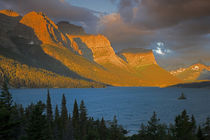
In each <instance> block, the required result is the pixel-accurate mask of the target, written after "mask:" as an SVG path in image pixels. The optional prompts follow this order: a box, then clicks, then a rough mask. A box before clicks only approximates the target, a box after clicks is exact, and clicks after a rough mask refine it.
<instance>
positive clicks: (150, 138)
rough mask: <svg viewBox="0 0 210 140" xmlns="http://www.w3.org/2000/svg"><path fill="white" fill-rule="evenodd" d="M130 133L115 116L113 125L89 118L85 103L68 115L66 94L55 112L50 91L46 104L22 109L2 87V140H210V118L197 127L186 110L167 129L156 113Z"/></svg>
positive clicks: (0, 114)
mask: <svg viewBox="0 0 210 140" xmlns="http://www.w3.org/2000/svg"><path fill="white" fill-rule="evenodd" d="M131 119H132V118H131ZM127 133H128V131H127V130H125V129H124V128H123V127H122V126H121V125H119V124H118V122H117V118H116V116H114V118H113V121H111V122H107V121H105V120H104V118H103V117H102V118H101V119H100V120H99V119H97V120H94V118H93V117H90V116H88V114H87V108H86V106H85V103H84V101H83V100H82V101H81V103H80V104H78V103H77V101H76V100H75V101H74V106H73V112H72V113H69V112H68V111H67V107H66V98H65V95H64V94H63V96H62V101H61V108H60V109H59V108H58V106H57V105H56V107H55V110H54V111H53V110H52V104H51V98H50V92H49V90H48V93H47V101H46V103H43V102H41V101H39V102H37V103H36V104H30V105H29V106H28V107H26V108H23V107H22V105H17V104H15V103H13V100H12V96H11V94H10V92H9V90H8V86H7V84H6V83H3V85H2V91H1V95H0V140H210V118H207V120H206V121H205V123H204V124H203V125H202V126H197V125H196V121H195V118H194V116H193V115H192V116H189V115H188V114H187V112H186V111H185V110H184V111H183V112H182V113H181V114H179V115H177V116H176V117H175V121H174V124H170V125H166V124H164V123H161V122H160V119H158V117H157V114H156V113H155V112H154V113H153V115H152V117H151V118H150V120H149V121H148V123H147V124H141V125H140V129H139V132H138V133H137V134H135V135H132V136H127V135H126V134H127Z"/></svg>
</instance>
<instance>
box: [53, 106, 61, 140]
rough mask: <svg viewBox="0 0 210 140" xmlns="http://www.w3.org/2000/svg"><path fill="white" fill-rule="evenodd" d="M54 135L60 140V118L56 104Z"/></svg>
mask: <svg viewBox="0 0 210 140" xmlns="http://www.w3.org/2000/svg"><path fill="white" fill-rule="evenodd" d="M54 135H55V136H54V137H55V139H56V140H61V138H62V131H61V118H60V115H59V110H58V105H56V107H55V120H54Z"/></svg>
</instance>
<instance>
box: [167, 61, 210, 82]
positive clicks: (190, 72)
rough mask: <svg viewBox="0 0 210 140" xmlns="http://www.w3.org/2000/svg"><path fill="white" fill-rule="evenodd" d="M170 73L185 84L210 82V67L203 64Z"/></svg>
mask: <svg viewBox="0 0 210 140" xmlns="http://www.w3.org/2000/svg"><path fill="white" fill-rule="evenodd" d="M170 73H171V74H172V75H174V76H177V77H178V78H179V79H182V80H183V81H185V82H194V81H196V80H210V66H206V65H204V64H201V63H197V64H193V65H191V66H189V67H185V68H179V69H177V70H173V71H170Z"/></svg>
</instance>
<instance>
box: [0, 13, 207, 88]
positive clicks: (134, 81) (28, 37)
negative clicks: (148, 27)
mask: <svg viewBox="0 0 210 140" xmlns="http://www.w3.org/2000/svg"><path fill="white" fill-rule="evenodd" d="M202 68H203V67H202ZM191 69H192V70H184V69H183V70H177V71H171V72H168V71H166V70H164V69H163V68H161V67H160V66H159V65H158V64H157V62H156V60H155V57H154V55H153V52H152V51H151V50H145V49H136V48H133V49H126V50H122V51H121V52H118V53H115V51H114V49H113V48H112V46H111V43H110V41H109V40H108V39H107V38H106V37H105V36H103V35H90V34H87V33H85V31H84V29H83V28H82V27H80V26H76V25H73V24H69V23H68V22H64V21H63V22H59V23H58V24H55V23H54V22H53V21H52V20H51V19H50V18H48V17H47V16H46V15H45V14H43V13H40V12H39V13H37V12H30V13H28V14H26V15H24V16H20V15H19V14H18V13H16V12H14V11H11V10H1V11H0V80H3V79H4V78H5V77H6V78H8V79H10V81H9V82H10V85H11V86H13V87H68V88H70V87H104V86H106V85H111V86H157V87H165V86H170V85H175V84H179V83H183V82H185V81H190V80H192V81H193V80H195V79H197V78H198V77H199V76H198V74H197V73H196V74H193V73H194V69H195V71H196V70H197V69H198V68H197V67H196V66H194V67H192V68H191ZM200 69H201V68H200V65H199V70H200ZM203 69H204V68H203ZM206 70H209V69H206ZM181 71H182V72H181ZM188 71H189V72H188ZM183 72H185V73H189V74H185V73H183ZM199 73H200V71H199ZM191 75H193V76H191Z"/></svg>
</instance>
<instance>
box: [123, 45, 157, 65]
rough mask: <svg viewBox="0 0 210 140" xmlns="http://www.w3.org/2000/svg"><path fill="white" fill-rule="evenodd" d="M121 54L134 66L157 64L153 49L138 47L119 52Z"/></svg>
mask: <svg viewBox="0 0 210 140" xmlns="http://www.w3.org/2000/svg"><path fill="white" fill-rule="evenodd" d="M119 55H120V56H121V57H122V58H124V59H125V61H127V63H128V64H129V65H130V66H132V67H141V66H144V65H151V64H157V62H156V60H155V56H154V54H153V52H152V50H146V49H138V48H133V49H125V50H122V51H121V52H119Z"/></svg>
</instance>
